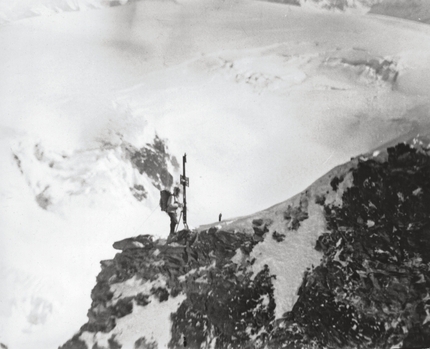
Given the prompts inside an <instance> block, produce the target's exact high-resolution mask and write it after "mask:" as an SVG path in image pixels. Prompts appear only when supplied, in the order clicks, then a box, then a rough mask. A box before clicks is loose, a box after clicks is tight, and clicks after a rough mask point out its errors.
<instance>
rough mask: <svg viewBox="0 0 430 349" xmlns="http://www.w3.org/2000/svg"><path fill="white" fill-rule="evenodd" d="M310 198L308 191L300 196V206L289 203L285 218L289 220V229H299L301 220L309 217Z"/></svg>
mask: <svg viewBox="0 0 430 349" xmlns="http://www.w3.org/2000/svg"><path fill="white" fill-rule="evenodd" d="M308 218H309V215H308V199H307V195H306V193H304V194H302V195H301V197H300V206H297V207H292V206H291V205H288V207H287V210H286V211H285V212H284V219H285V220H287V221H288V225H287V227H288V229H289V230H297V229H299V227H300V222H303V221H304V220H306V219H308Z"/></svg>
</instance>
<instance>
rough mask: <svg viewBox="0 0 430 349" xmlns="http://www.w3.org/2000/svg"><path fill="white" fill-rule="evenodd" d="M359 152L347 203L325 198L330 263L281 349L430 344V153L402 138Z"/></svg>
mask: <svg viewBox="0 0 430 349" xmlns="http://www.w3.org/2000/svg"><path fill="white" fill-rule="evenodd" d="M387 155H388V156H387V157H386V158H385V156H383V158H384V159H383V160H381V159H378V158H375V159H368V158H363V159H359V163H358V165H357V167H356V168H355V169H354V170H353V171H352V174H353V178H354V179H353V186H352V187H350V188H348V189H346V190H345V192H344V193H343V195H342V203H343V204H342V206H336V205H332V204H323V205H324V212H325V218H326V222H327V230H328V231H327V232H326V233H324V234H322V235H321V236H320V237H319V239H318V241H317V242H316V246H315V248H316V249H317V250H319V251H321V252H323V254H324V257H323V260H322V263H321V264H320V265H319V266H317V267H315V268H313V269H312V270H309V271H308V272H307V273H306V275H305V277H304V280H303V284H302V286H301V287H300V290H299V299H298V301H297V302H296V304H295V305H294V308H293V309H292V311H291V312H288V313H286V314H285V317H284V318H283V319H282V320H279V321H278V322H277V323H276V325H275V329H274V331H273V335H272V338H271V340H272V341H273V342H272V343H274V344H275V343H276V345H275V347H279V348H345V347H366V348H391V347H393V346H394V345H397V346H398V347H403V348H424V347H428V346H430V273H429V268H430V267H429V265H430V264H429V262H430V252H429V251H430V157H429V151H428V150H427V149H426V148H422V147H421V149H420V150H417V149H415V148H414V147H411V146H410V145H406V144H400V145H398V146H396V147H394V148H389V149H388V153H387Z"/></svg>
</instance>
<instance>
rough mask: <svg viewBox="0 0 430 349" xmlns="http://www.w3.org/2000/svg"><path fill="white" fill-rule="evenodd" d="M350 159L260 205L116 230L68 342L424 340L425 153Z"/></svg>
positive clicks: (286, 344)
mask: <svg viewBox="0 0 430 349" xmlns="http://www.w3.org/2000/svg"><path fill="white" fill-rule="evenodd" d="M429 152H430V150H429V146H428V142H424V141H423V140H418V139H415V140H414V141H413V142H409V143H401V144H398V145H397V146H395V147H391V148H389V149H388V150H387V151H380V152H379V151H378V152H375V153H373V154H369V155H366V156H360V157H357V158H354V159H352V160H351V161H350V162H349V163H347V164H345V165H342V166H339V167H337V168H335V169H334V170H333V171H331V172H329V173H328V174H327V175H325V176H323V177H322V178H321V179H319V180H318V181H316V182H315V183H314V184H313V185H311V186H310V187H309V188H308V189H307V190H306V191H304V192H303V193H301V194H299V195H297V196H296V197H294V198H292V199H290V200H288V201H286V202H284V203H281V204H278V205H275V206H273V207H271V208H269V209H267V210H265V211H262V212H259V213H256V214H254V215H251V216H248V217H243V218H239V219H236V220H232V221H227V222H220V223H217V224H216V225H212V226H207V227H201V228H200V229H197V230H195V231H187V230H183V231H180V232H179V233H178V234H177V235H175V236H173V237H171V238H170V239H169V240H167V241H166V240H156V241H154V240H153V239H152V237H151V236H150V235H141V236H137V237H134V238H129V239H125V240H122V241H120V242H116V243H115V244H114V247H115V248H116V249H118V250H120V251H121V252H120V253H118V254H117V255H116V256H115V258H114V259H113V260H108V261H102V263H101V265H102V271H101V272H100V274H99V275H98V277H97V284H96V286H95V287H94V289H93V291H92V300H93V303H92V306H91V309H90V310H89V312H88V319H89V320H88V322H87V323H86V324H85V325H84V326H82V328H81V329H80V331H79V332H78V333H77V334H76V335H75V336H74V337H73V338H72V339H71V340H70V341H68V342H67V343H66V344H64V345H63V346H62V347H61V349H71V348H98V349H99V348H185V347H186V348H276V349H277V348H321V349H322V348H333V349H334V348H391V347H393V346H396V347H399V348H424V347H428V346H430V271H429V268H430V267H429V265H430V264H429V263H430V252H429V251H430V154H429Z"/></svg>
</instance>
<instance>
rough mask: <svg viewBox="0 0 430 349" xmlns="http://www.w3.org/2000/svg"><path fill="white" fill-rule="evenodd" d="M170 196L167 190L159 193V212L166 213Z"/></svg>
mask: <svg viewBox="0 0 430 349" xmlns="http://www.w3.org/2000/svg"><path fill="white" fill-rule="evenodd" d="M171 196H172V193H171V192H170V191H168V190H161V191H160V208H161V211H164V212H167V207H168V206H169V198H170V197H171Z"/></svg>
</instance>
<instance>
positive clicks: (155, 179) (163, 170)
mask: <svg viewBox="0 0 430 349" xmlns="http://www.w3.org/2000/svg"><path fill="white" fill-rule="evenodd" d="M126 150H127V151H128V153H129V156H130V160H131V163H132V164H133V166H134V167H136V168H137V169H138V171H139V173H140V174H143V173H146V174H147V175H148V177H149V178H151V180H152V183H153V185H154V186H155V187H157V188H158V189H160V190H161V189H162V187H164V188H169V187H171V186H172V185H173V176H172V175H171V174H170V173H169V171H168V165H167V164H168V162H170V163H172V164H173V166H175V165H176V166H175V167H178V166H177V165H178V162H177V160H176V159H175V158H173V157H170V155H169V154H168V152H167V147H166V145H165V143H164V141H163V140H161V139H160V138H159V137H158V136H156V137H155V138H154V142H153V144H149V143H148V144H147V145H146V147H143V148H141V149H135V148H133V147H131V146H130V147H127V148H126Z"/></svg>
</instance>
